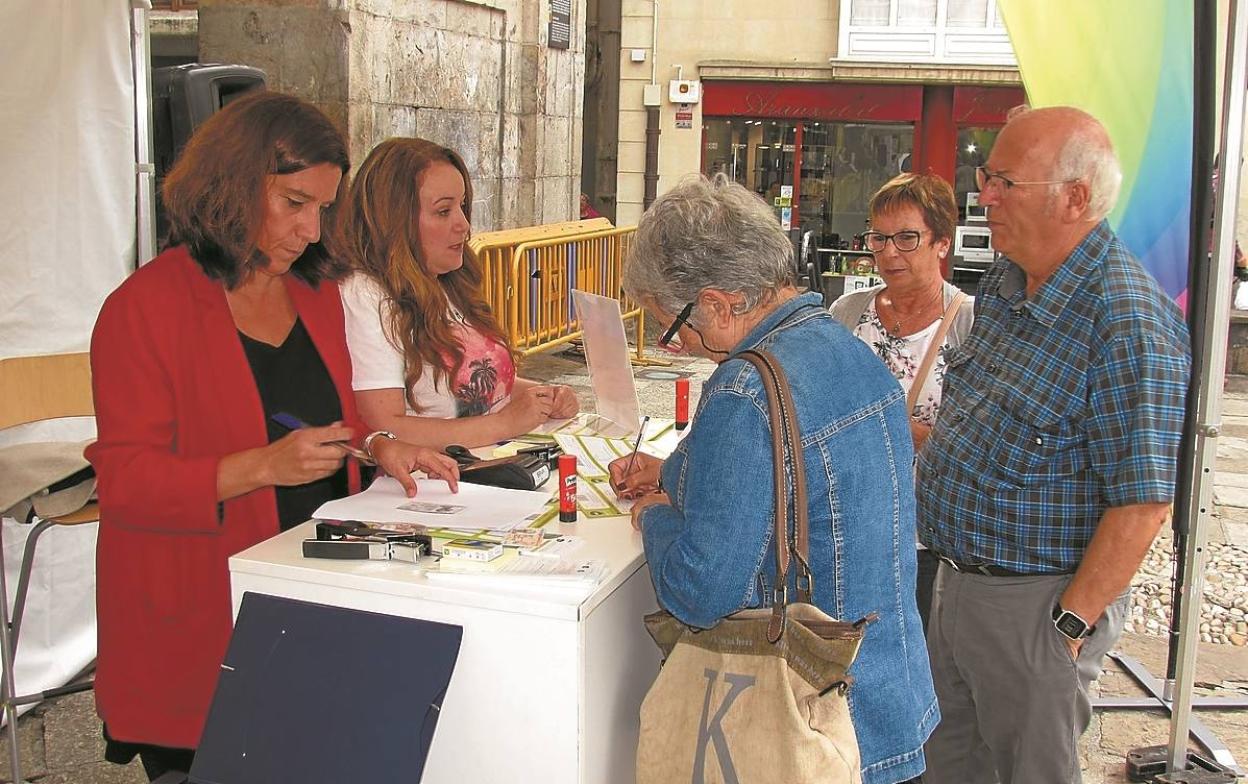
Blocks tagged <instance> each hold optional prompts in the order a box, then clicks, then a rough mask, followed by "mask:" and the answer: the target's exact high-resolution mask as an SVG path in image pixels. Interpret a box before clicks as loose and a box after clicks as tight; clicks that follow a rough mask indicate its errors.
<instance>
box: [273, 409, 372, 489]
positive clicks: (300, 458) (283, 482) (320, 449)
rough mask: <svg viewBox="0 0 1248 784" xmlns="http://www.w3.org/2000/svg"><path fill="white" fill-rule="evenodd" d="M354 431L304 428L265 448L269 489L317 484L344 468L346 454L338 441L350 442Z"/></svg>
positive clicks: (334, 426)
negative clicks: (273, 486)
mask: <svg viewBox="0 0 1248 784" xmlns="http://www.w3.org/2000/svg"><path fill="white" fill-rule="evenodd" d="M351 437H352V430H351V428H349V427H347V426H346V425H344V424H343V423H341V422H335V423H333V424H332V425H327V426H326V427H304V428H301V429H299V430H295V431H292V432H290V433H288V434H286V435H284V436H282V437H281V438H279V439H277V440H276V441H274V442H273V443H271V444H269V445H268V446H267V447H264V451H265V452H266V453H267V454H266V455H265V460H264V470H265V472H266V473H267V476H266V477H265V478H266V481H265V482H264V484H265V485H278V486H282V487H290V486H293V485H303V484H307V483H308V482H315V481H316V480H318V479H324V478H325V477H327V476H329V475H330V474H333V473H334V472H335V471H337V470H338V469H339V468H341V467H342V460H343V457H344V455H343V452H342V450H341V449H338V448H337V447H335V446H333V443H332V442H335V441H341V442H345V441H350V440H351Z"/></svg>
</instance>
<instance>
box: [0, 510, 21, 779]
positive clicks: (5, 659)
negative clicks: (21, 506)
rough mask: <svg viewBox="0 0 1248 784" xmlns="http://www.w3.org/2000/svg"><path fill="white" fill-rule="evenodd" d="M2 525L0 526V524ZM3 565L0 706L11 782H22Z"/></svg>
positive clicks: (1, 568)
mask: <svg viewBox="0 0 1248 784" xmlns="http://www.w3.org/2000/svg"><path fill="white" fill-rule="evenodd" d="M0 525H2V524H0ZM3 541H4V534H3V532H2V531H0V550H3V546H2V544H3ZM5 571H6V570H5V568H4V564H2V563H0V601H2V602H3V604H0V665H2V666H3V667H4V677H3V678H0V690H2V692H0V704H2V705H3V708H4V720H5V721H7V722H8V723H9V727H8V732H9V770H10V772H11V773H12V774H13V781H14V782H16V783H18V784H20V782H21V781H22V760H21V756H20V754H19V752H18V747H17V744H18V737H17V705H15V704H14V703H13V696H14V695H15V694H17V686H16V679H15V678H14V675H13V648H12V647H11V642H10V636H9V581H8V577H7V575H6V574H5Z"/></svg>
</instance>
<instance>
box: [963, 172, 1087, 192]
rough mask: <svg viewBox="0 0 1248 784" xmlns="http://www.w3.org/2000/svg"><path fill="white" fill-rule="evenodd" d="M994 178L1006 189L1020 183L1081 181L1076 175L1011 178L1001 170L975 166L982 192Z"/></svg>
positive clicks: (1062, 183) (1037, 183)
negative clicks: (1067, 177) (1026, 178)
mask: <svg viewBox="0 0 1248 784" xmlns="http://www.w3.org/2000/svg"><path fill="white" fill-rule="evenodd" d="M993 180H996V181H997V184H998V186H999V187H1001V188H1002V189H1004V190H1007V191H1008V190H1010V189H1011V188H1014V187H1015V186H1018V185H1065V184H1066V183H1068V182H1079V178H1078V177H1075V178H1073V179H1069V180H1028V181H1027V182H1023V181H1021V180H1011V179H1010V178H1009V177H1006V176H1005V175H1004V174H1001V173H1000V172H994V171H991V170H989V169H988V167H986V166H976V167H975V184H976V185H977V186H978V187H979V190H980V192H981V193H982V192H984V191H986V190H988V188H989V187H990V186H992V185H993Z"/></svg>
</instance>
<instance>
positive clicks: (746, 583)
mask: <svg viewBox="0 0 1248 784" xmlns="http://www.w3.org/2000/svg"><path fill="white" fill-rule="evenodd" d="M792 275H793V251H792V247H791V245H790V244H789V240H788V238H787V236H786V235H785V233H784V231H783V230H782V229H781V228H780V226H779V225H778V224H777V222H776V220H775V218H774V216H773V215H772V211H771V210H770V209H769V208H768V207H767V205H766V204H764V203H763V202H761V201H760V200H759V199H758V198H757V197H756V196H754V195H753V194H751V193H749V192H748V191H746V190H745V189H744V188H742V187H741V186H739V185H737V184H735V183H732V182H730V181H728V180H727V179H726V178H725V177H724V176H723V175H718V176H716V178H715V179H714V180H707V179H706V178H697V179H690V180H687V181H685V182H683V183H681V184H680V185H678V186H677V187H676V188H674V189H672V190H671V191H669V192H668V193H667V194H665V195H664V196H663V197H661V198H660V199H658V200H657V201H656V202H655V203H654V204H653V206H651V208H650V210H649V211H647V212H646V214H645V216H644V217H643V218H642V220H641V223H640V225H639V226H638V228H637V234H636V237H635V238H634V241H633V244H632V248H631V251H630V254H629V259H628V263H627V264H626V266H625V269H624V287H625V289H626V290H627V291H628V293H629V294H630V295H631V296H632V297H634V298H635V299H637V300H638V301H640V302H641V303H643V304H644V305H645V307H646V310H647V311H648V312H649V313H650V314H651V315H652V316H653V317H654V318H656V319H657V320H658V322H659V324H660V325H662V326H664V327H665V328H666V329H667V333H669V334H665V336H664V337H676V336H678V337H679V339H680V341H681V345H682V346H683V347H684V348H685V350H687V351H688V352H689V353H691V354H694V355H696V356H701V357H706V358H708V359H713V360H715V361H716V362H718V363H719V367H718V368H717V369H716V370H715V372H714V374H713V375H712V376H711V377H710V379H709V380H708V381H707V383H706V385H705V386H704V387H703V389H702V397H701V401H700V403H699V406H698V412H697V415H696V417H695V419H694V424H693V427H692V429H691V430H690V431H689V434H688V435H687V436H686V437H685V439H684V440H683V441H682V442H681V444H680V446H679V447H678V448H677V450H676V451H675V452H674V453H673V454H672V456H671V457H669V458H668V459H667V460H666V461H662V462H660V461H658V460H656V459H654V458H649V457H647V456H645V455H638V456H637V460H636V461H635V462H634V464H633V466H632V470H631V471H629V470H628V460H620V461H616V462H615V463H613V464H612V466H611V475H612V481H613V483H614V485H615V487H616V490H617V492H618V493H619V494H620V495H621V497H625V498H635V499H636V503H635V504H634V506H633V524H634V526H636V527H637V528H638V529H640V531H641V533H642V538H643V540H644V544H645V550H646V557H647V559H648V561H649V564H650V573H651V577H652V579H653V581H654V587H655V592H656V594H657V595H658V599H659V601H660V603H662V605H663V606H664V607H665V608H666V609H667V610H669V611H670V612H671V613H672V614H673V615H675V616H676V617H677V618H679V619H680V620H682V621H684V622H685V623H688V624H690V625H693V626H698V627H703V628H709V627H712V626H714V625H715V624H716V623H718V622H719V620H720V619H722V618H724V617H725V616H727V615H729V614H730V613H733V612H735V611H737V610H740V609H742V608H745V607H756V606H759V605H760V604H762V603H763V602H764V597H765V596H767V595H768V594H769V593H770V590H771V588H772V587H773V586H774V583H775V566H774V556H773V555H772V554H771V537H770V533H771V522H770V520H771V515H772V512H773V505H774V490H773V479H772V456H771V449H770V446H769V445H770V443H771V434H770V423H769V420H768V415H767V402H766V393H765V392H764V391H763V387H762V381H761V379H760V378H759V376H758V373H757V371H756V370H755V369H754V367H753V366H752V365H750V364H749V363H747V362H745V361H744V360H740V359H734V358H733V355H734V354H735V353H737V352H739V351H742V350H744V349H747V348H754V347H757V348H762V349H765V350H767V351H770V352H771V353H772V354H774V355H775V357H776V358H777V360H778V361H779V363H780V364H781V365H782V367H783V368H784V372H785V374H786V375H787V377H788V380H789V383H790V385H791V386H792V390H793V396H794V399H795V404H796V406H797V419H798V423H799V427H800V429H801V435H802V442H803V444H804V447H803V451H804V456H805V460H806V470H807V473H808V476H807V478H806V481H807V486H808V491H809V505H810V508H809V513H810V555H811V561H812V563H811V567H812V571H813V573H814V596H813V599H814V602H815V603H816V604H817V605H818V606H819V607H820V608H821V609H823V610H824V611H825V612H827V613H828V614H829V615H832V616H835V617H838V618H843V619H849V620H856V619H858V618H862V617H865V616H867V615H868V614H870V613H875V614H876V615H878V618H879V619H878V620H877V621H876V622H874V623H872V624H871V626H870V628H869V629H868V632H867V635H866V640H865V642H864V644H863V647H862V650H861V653H860V654H859V657H858V660H857V661H856V662H855V664H854V666H853V669H852V671H851V672H852V674H853V676H854V686H853V688H852V689H851V691H850V697H849V700H850V714H851V717H852V719H853V723H854V728H855V730H856V731H857V735H858V744H859V748H860V751H861V755H862V774H863V781H864V782H865V783H866V784H887V783H888V782H899V781H905V780H908V779H911V778H913V777H915V776H917V775H919V774H920V773H921V772H922V771H923V769H924V758H923V742H924V741H925V740H926V739H927V736H928V735H929V734H930V733H931V731H932V729H933V727H935V725H936V722H937V720H938V719H939V712H938V710H937V708H936V700H935V696H934V694H933V691H932V680H931V673H930V671H929V670H928V663H927V648H926V646H925V644H924V640H923V630H922V627H921V625H920V622H919V615H918V611H917V609H916V607H915V600H914V584H915V554H914V545H913V539H914V525H915V523H914V479H913V476H914V475H913V471H912V470H911V465H912V462H913V457H914V451H913V450H914V448H913V445H912V442H911V438H910V431H909V424H908V419H909V417H908V416H907V412H906V406H905V398H904V395H903V394H902V391H901V388H900V387H899V386H898V385H897V382H896V380H894V379H893V377H892V376H891V375H890V374H889V372H888V371H887V369H885V368H884V366H883V365H882V364H881V363H880V361H879V359H877V358H876V357H875V355H874V354H873V353H872V352H871V350H870V349H869V348H868V347H867V346H866V345H865V344H863V343H862V341H860V340H858V339H856V338H855V337H854V336H853V335H851V334H850V333H849V332H848V331H846V330H845V329H844V328H843V327H842V326H841V325H840V324H838V323H837V322H836V321H835V320H834V319H833V318H832V317H831V316H830V315H829V314H828V313H827V311H825V310H824V309H823V307H822V306H821V302H820V298H819V296H818V295H817V294H802V293H799V292H798V290H797V289H796V288H795V287H794V285H793V279H792Z"/></svg>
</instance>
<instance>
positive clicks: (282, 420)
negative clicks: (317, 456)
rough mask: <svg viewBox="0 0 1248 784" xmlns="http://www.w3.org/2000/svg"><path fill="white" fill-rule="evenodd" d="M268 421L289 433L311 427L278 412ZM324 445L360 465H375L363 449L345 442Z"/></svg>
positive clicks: (293, 416) (292, 415)
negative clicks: (339, 450)
mask: <svg viewBox="0 0 1248 784" xmlns="http://www.w3.org/2000/svg"><path fill="white" fill-rule="evenodd" d="M269 419H271V420H272V421H274V422H276V423H277V424H279V425H281V426H282V427H284V428H286V429H287V430H289V431H291V432H294V431H295V430H302V429H303V428H305V427H311V425H309V424H308V423H307V422H304V421H303V420H302V419H300V418H299V417H297V416H295V415H294V414H290V413H287V412H285V411H278V412H277V413H276V414H274V415H272V416H271V417H269ZM325 444H326V445H328V446H333V447H337V448H338V449H341V450H342V451H344V452H346V453H347V454H349V455H351V456H352V457H354V458H355V459H356V460H359V461H360V462H361V463H368V464H369V465H374V464H375V463H376V461H375V460H373V458H372V457H371V456H370V455H369V454H368V453H367V452H365V451H364V450H363V449H357V448H356V447H353V446H351V445H350V444H348V443H347V442H346V441H326V442H325Z"/></svg>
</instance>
